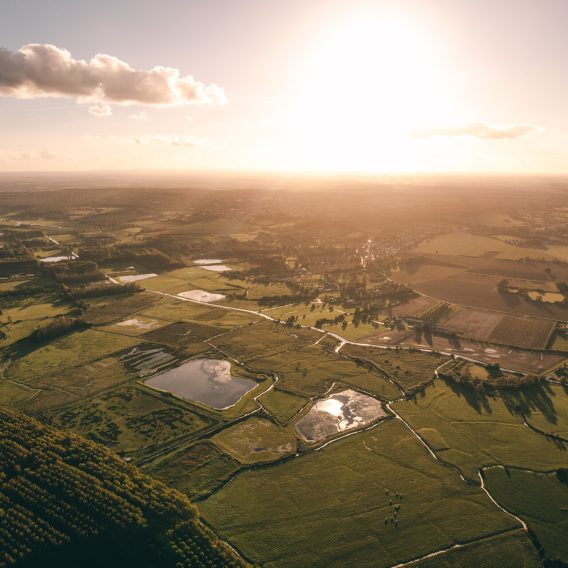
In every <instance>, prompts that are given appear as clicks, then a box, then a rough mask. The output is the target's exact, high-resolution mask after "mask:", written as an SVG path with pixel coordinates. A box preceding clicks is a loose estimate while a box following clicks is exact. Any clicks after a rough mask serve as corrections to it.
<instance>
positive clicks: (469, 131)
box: [413, 122, 535, 140]
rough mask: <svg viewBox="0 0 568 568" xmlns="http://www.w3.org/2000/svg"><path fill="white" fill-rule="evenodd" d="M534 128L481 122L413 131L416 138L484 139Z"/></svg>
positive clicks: (521, 133)
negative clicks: (468, 137)
mask: <svg viewBox="0 0 568 568" xmlns="http://www.w3.org/2000/svg"><path fill="white" fill-rule="evenodd" d="M533 130H535V128H534V127H533V126H524V125H520V124H514V125H511V126H492V125H490V124H484V123H482V122H479V123H472V124H465V125H461V126H450V127H444V128H431V129H426V130H418V131H415V132H413V136H415V137H416V138H433V137H435V136H472V137H474V138H481V139H485V140H503V139H512V138H520V137H521V136H524V135H525V134H528V133H529V132H532V131H533Z"/></svg>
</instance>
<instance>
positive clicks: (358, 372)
mask: <svg viewBox="0 0 568 568" xmlns="http://www.w3.org/2000/svg"><path fill="white" fill-rule="evenodd" d="M249 365H251V366H252V367H254V368H258V369H272V370H274V371H275V372H276V373H277V374H278V377H279V379H280V381H279V386H280V387H282V388H283V389H285V390H287V391H291V392H294V393H296V394H299V395H302V396H304V397H312V396H318V395H322V394H324V393H325V392H326V391H327V390H329V389H330V388H331V387H332V386H333V384H334V383H341V384H344V385H349V386H352V387H355V388H357V389H360V390H363V391H364V392H368V393H371V394H374V395H376V396H378V397H379V398H382V399H383V400H392V399H393V398H398V397H399V396H400V391H399V389H398V388H397V387H396V386H395V385H393V384H392V383H391V382H389V381H388V380H387V379H385V378H384V377H383V376H382V375H381V374H379V373H377V372H374V371H370V370H369V369H366V368H365V367H363V366H362V365H357V363H355V362H354V361H351V360H349V359H346V358H344V357H341V356H340V355H338V354H336V353H333V352H332V353H330V352H328V351H326V350H325V349H323V348H322V347H320V346H319V345H308V346H305V347H302V348H300V349H295V350H291V349H290V350H287V351H284V352H280V353H276V354H273V355H268V356H266V357H263V358H257V359H254V360H253V361H249Z"/></svg>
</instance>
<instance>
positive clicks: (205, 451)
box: [145, 442, 240, 497]
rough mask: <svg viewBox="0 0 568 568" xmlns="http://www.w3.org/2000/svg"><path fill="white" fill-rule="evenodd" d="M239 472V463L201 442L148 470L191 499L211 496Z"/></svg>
mask: <svg viewBox="0 0 568 568" xmlns="http://www.w3.org/2000/svg"><path fill="white" fill-rule="evenodd" d="M239 468H240V464H239V462H238V461H237V460H236V459H234V458H232V457H231V456H229V455H228V454H226V453H225V452H223V451H222V450H221V449H220V448H218V447H217V446H216V445H215V444H212V443H210V442H198V443H196V444H194V445H192V446H189V447H186V448H183V449H182V450H179V451H177V452H175V453H173V454H169V455H168V456H166V457H165V458H162V459H161V460H159V461H157V462H154V463H151V464H149V465H148V466H146V467H145V469H146V471H147V472H148V473H149V474H150V475H152V476H153V477H155V478H157V479H160V480H161V481H163V482H165V483H167V484H168V485H171V486H172V487H175V488H176V489H179V490H180V491H183V492H184V493H187V494H188V495H189V496H190V497H200V496H203V495H207V494H209V493H210V492H211V491H212V490H213V489H214V488H215V487H216V486H217V485H219V484H220V483H223V481H225V480H226V479H228V478H229V477H230V476H231V475H232V474H234V473H235V472H236V471H238V469H239Z"/></svg>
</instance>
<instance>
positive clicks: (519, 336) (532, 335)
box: [487, 316, 556, 349]
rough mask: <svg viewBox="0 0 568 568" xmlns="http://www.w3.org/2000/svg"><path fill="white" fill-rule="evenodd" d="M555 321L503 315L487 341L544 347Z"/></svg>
mask: <svg viewBox="0 0 568 568" xmlns="http://www.w3.org/2000/svg"><path fill="white" fill-rule="evenodd" d="M555 329H556V323H555V322H553V321H550V320H543V319H536V318H520V317H513V316H504V317H503V319H502V320H501V321H500V322H499V323H498V324H497V326H496V327H495V329H494V330H493V331H492V332H491V334H490V335H489V337H488V338H487V341H489V342H490V343H498V344H500V345H512V346H513V347H520V348H523V349H546V347H547V345H548V343H549V341H550V338H551V336H552V333H553V332H554V330H555Z"/></svg>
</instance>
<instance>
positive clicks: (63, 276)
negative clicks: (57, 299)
mask: <svg viewBox="0 0 568 568" xmlns="http://www.w3.org/2000/svg"><path fill="white" fill-rule="evenodd" d="M48 270H49V271H50V272H51V275H52V276H53V278H54V279H55V280H57V282H59V283H61V284H84V283H86V282H93V281H97V280H104V279H105V278H106V276H105V275H104V274H103V273H102V272H101V271H100V270H99V267H98V266H97V263H96V262H91V261H88V260H87V261H80V260H72V261H61V262H56V263H53V264H52V265H51V266H50V267H49V269H48Z"/></svg>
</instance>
